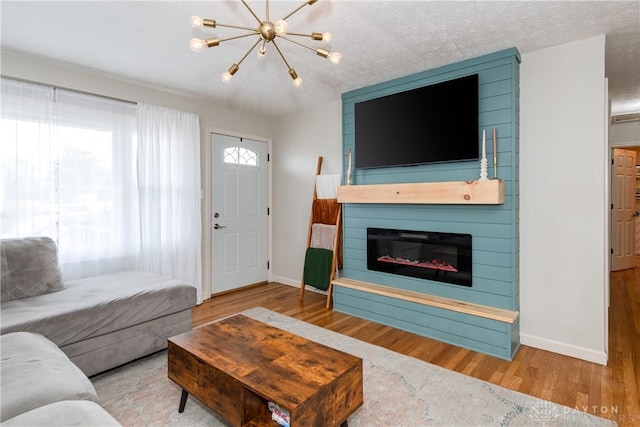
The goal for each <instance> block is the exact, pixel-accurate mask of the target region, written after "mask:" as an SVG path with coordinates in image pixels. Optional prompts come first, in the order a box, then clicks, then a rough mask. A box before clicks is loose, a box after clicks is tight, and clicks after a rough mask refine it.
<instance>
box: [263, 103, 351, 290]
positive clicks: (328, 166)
mask: <svg viewBox="0 0 640 427" xmlns="http://www.w3.org/2000/svg"><path fill="white" fill-rule="evenodd" d="M318 156H322V157H323V163H322V173H323V174H333V173H342V169H341V168H342V100H340V99H338V100H336V101H334V102H329V103H325V104H322V105H317V106H316V107H314V108H313V109H311V110H307V111H303V112H300V113H296V114H291V115H288V116H284V117H281V118H279V121H278V129H277V131H276V137H275V142H274V153H273V171H274V177H273V186H274V188H275V191H274V194H273V197H274V199H273V202H274V203H273V206H274V225H273V232H274V241H273V244H274V246H273V254H274V256H273V259H274V264H275V265H274V266H273V280H274V281H277V282H280V283H285V284H288V285H292V286H300V280H301V279H302V270H303V266H304V255H305V248H306V243H307V233H308V231H309V216H310V213H311V201H312V199H313V187H314V185H315V175H316V166H317V163H318ZM308 289H312V288H308Z"/></svg>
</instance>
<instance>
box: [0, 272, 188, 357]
mask: <svg viewBox="0 0 640 427" xmlns="http://www.w3.org/2000/svg"><path fill="white" fill-rule="evenodd" d="M196 298H197V296H196V288H195V287H194V286H192V285H188V284H186V283H184V282H181V281H179V280H176V279H171V278H167V277H163V276H159V275H157V274H153V273H147V272H143V271H124V272H119V273H111V274H103V275H100V276H92V277H87V278H85V279H78V280H73V281H69V282H67V283H66V285H65V289H64V290H63V291H62V292H54V293H50V294H46V295H39V296H36V297H32V298H23V299H19V300H14V301H9V302H3V303H2V310H0V319H1V322H0V323H1V328H0V331H1V333H2V334H6V333H10V332H19V331H24V332H37V333H39V334H42V335H44V336H46V337H47V338H49V339H50V340H51V341H53V342H54V343H56V344H57V345H58V346H60V347H64V346H67V345H69V344H73V343H76V342H79V341H83V340H86V339H89V338H93V337H97V336H101V335H104V334H108V333H111V332H114V331H117V330H120V329H123V328H128V327H131V326H134V325H138V324H142V323H145V322H148V321H150V320H154V319H157V318H160V317H163V316H167V315H170V314H174V313H179V312H181V311H183V310H188V309H190V308H191V307H193V306H194V305H195V304H196Z"/></svg>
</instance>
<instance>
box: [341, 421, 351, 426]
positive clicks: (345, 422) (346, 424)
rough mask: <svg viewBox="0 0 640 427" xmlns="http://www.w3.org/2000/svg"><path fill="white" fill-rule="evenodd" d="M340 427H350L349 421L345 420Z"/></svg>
mask: <svg viewBox="0 0 640 427" xmlns="http://www.w3.org/2000/svg"><path fill="white" fill-rule="evenodd" d="M340 427H349V422H348V421H347V420H344V422H343V423H342V424H340Z"/></svg>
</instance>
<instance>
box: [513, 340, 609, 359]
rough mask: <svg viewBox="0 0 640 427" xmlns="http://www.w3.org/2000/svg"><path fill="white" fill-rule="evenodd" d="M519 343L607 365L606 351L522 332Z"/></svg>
mask: <svg viewBox="0 0 640 427" xmlns="http://www.w3.org/2000/svg"><path fill="white" fill-rule="evenodd" d="M520 343H521V344H522V345H526V346H529V347H535V348H539V349H541V350H547V351H551V352H553V353H558V354H564V355H565V356H571V357H575V358H577V359H582V360H586V361H587V362H593V363H598V364H600V365H605V366H606V365H607V353H605V352H603V351H595V350H592V349H590V348H584V347H578V346H575V345H571V344H567V343H563V342H559V341H553V340H549V339H546V338H540V337H536V336H533V335H528V334H523V333H520Z"/></svg>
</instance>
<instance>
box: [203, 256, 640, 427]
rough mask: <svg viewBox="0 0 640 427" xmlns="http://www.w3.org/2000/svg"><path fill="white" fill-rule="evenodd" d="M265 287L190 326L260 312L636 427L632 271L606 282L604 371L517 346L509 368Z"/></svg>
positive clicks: (320, 298) (636, 319)
mask: <svg viewBox="0 0 640 427" xmlns="http://www.w3.org/2000/svg"><path fill="white" fill-rule="evenodd" d="M298 296H299V289H298V288H294V287H291V286H288V285H282V284H277V283H269V284H265V285H260V286H256V287H251V288H245V289H242V290H239V291H236V292H232V293H227V294H222V295H219V296H214V297H213V298H211V299H209V300H207V301H205V302H204V303H203V304H201V305H200V306H198V307H196V308H195V309H194V310H193V323H194V326H197V325H201V324H203V323H206V322H209V321H211V320H215V319H218V318H221V317H224V316H227V315H230V314H234V313H237V312H239V311H242V310H245V309H248V308H251V307H256V306H261V307H264V308H267V309H269V310H273V311H276V312H278V313H281V314H284V315H287V316H290V317H294V318H296V319H300V320H303V321H305V322H309V323H312V324H315V325H318V326H321V327H324V328H326V329H330V330H332V331H336V332H339V333H342V334H344V335H348V336H351V337H354V338H357V339H359V340H362V341H366V342H369V343H372V344H376V345H379V346H382V347H386V348H388V349H390V350H393V351H396V352H399V353H404V354H406V355H409V356H413V357H416V358H418V359H421V360H424V361H426V362H429V363H432V364H435V365H439V366H442V367H444V368H447V369H451V370H453V371H456V372H460V373H463V374H466V375H469V376H472V377H475V378H479V379H481V380H485V381H488V382H491V383H494V384H498V385H501V386H504V387H507V388H510V389H513V390H517V391H519V392H522V393H526V394H529V395H532V396H537V397H540V398H543V399H546V400H550V401H553V402H556V403H559V404H562V405H566V406H568V407H570V408H577V409H579V410H581V411H583V412H588V413H590V414H592V415H596V416H600V417H603V418H608V419H612V420H614V421H616V422H617V423H618V424H619V425H621V426H640V268H635V269H631V270H624V271H621V272H616V273H613V274H612V275H611V308H610V313H609V326H610V327H609V339H610V341H609V363H608V365H607V366H602V365H599V364H595V363H590V362H585V361H583V360H579V359H575V358H572V357H567V356H562V355H559V354H555V353H551V352H548V351H544V350H539V349H535V348H532V347H527V346H521V348H520V350H519V351H518V353H517V354H516V356H515V358H514V360H513V361H512V362H508V361H504V360H501V359H498V358H496V357H493V356H487V355H484V354H481V353H477V352H475V351H471V350H467V349H464V348H460V347H455V346H452V345H449V344H444V343H442V342H439V341H434V340H431V339H429V338H424V337H421V336H418V335H415V334H412V333H408V332H404V331H401V330H398V329H394V328H391V327H388V326H384V325H380V324H377V323H373V322H369V321H367V320H363V319H360V318H357V317H352V316H348V315H346V314H342V313H337V312H333V311H331V310H328V309H326V308H325V296H324V295H320V294H317V293H314V292H310V291H307V292H306V295H305V298H304V302H302V303H301V302H300V301H299V299H298Z"/></svg>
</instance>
